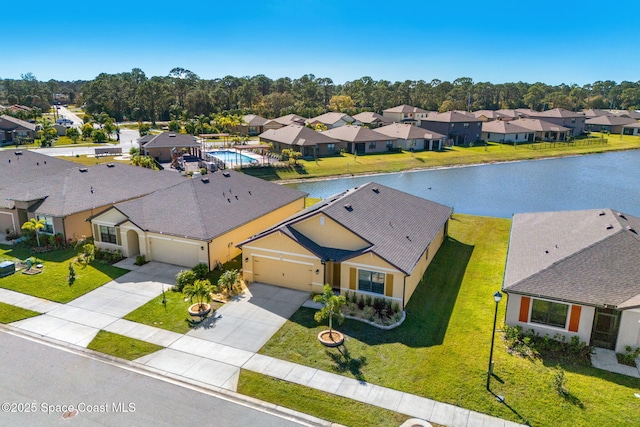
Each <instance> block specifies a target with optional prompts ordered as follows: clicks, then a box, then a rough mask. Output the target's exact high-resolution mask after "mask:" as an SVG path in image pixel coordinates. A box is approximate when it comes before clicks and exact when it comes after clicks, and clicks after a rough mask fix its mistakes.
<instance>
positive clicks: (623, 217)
mask: <svg viewBox="0 0 640 427" xmlns="http://www.w3.org/2000/svg"><path fill="white" fill-rule="evenodd" d="M616 215H618V216H619V217H620V218H622V219H627V217H626V216H624V214H623V213H622V212H617V213H616Z"/></svg>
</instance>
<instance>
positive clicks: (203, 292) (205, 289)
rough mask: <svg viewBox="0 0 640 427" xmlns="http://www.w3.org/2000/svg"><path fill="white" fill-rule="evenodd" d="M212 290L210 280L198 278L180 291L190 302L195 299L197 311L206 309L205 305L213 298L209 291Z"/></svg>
mask: <svg viewBox="0 0 640 427" xmlns="http://www.w3.org/2000/svg"><path fill="white" fill-rule="evenodd" d="M213 291H214V288H213V286H211V282H210V281H209V280H208V279H204V280H200V279H198V280H196V281H195V282H193V284H190V285H187V286H185V287H184V289H183V290H182V292H183V293H184V294H185V295H186V296H188V297H189V299H190V300H191V301H192V302H193V300H195V302H196V304H198V310H197V311H206V310H207V306H206V305H207V304H208V303H210V302H211V300H212V299H213V298H212V297H211V292H213Z"/></svg>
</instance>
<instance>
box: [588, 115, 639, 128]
mask: <svg viewBox="0 0 640 427" xmlns="http://www.w3.org/2000/svg"><path fill="white" fill-rule="evenodd" d="M633 123H637V122H636V121H635V120H634V119H630V118H629V117H621V116H609V115H607V116H598V117H594V118H592V119H587V120H586V121H585V124H587V125H605V126H616V125H630V124H633Z"/></svg>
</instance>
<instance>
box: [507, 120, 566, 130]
mask: <svg viewBox="0 0 640 427" xmlns="http://www.w3.org/2000/svg"><path fill="white" fill-rule="evenodd" d="M511 123H512V124H514V125H517V126H520V127H523V128H525V129H529V130H532V131H536V132H568V131H570V130H571V129H569V128H566V127H564V126H560V125H556V124H553V123H549V122H546V121H544V120H540V119H518V120H512V121H511Z"/></svg>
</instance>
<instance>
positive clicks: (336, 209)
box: [241, 182, 452, 274]
mask: <svg viewBox="0 0 640 427" xmlns="http://www.w3.org/2000/svg"><path fill="white" fill-rule="evenodd" d="M345 205H349V206H350V209H346V208H345ZM319 213H322V214H324V215H326V216H327V217H330V218H331V219H333V220H334V221H336V222H338V223H339V224H341V225H343V226H344V227H345V228H347V229H348V230H350V231H351V232H353V233H355V234H356V235H358V236H360V237H361V238H362V239H364V240H365V241H367V242H369V243H370V246H368V247H366V248H364V249H362V250H357V251H345V250H338V249H335V248H327V247H321V246H319V245H317V244H316V243H315V242H311V241H310V240H309V239H308V238H306V237H305V236H302V235H301V234H300V233H298V232H297V231H296V230H295V229H294V227H295V224H296V223H297V222H299V221H301V220H304V219H306V218H309V217H311V216H314V215H317V214H319ZM451 213H452V209H451V208H450V207H448V206H444V205H441V204H439V203H435V202H432V201H430V200H426V199H423V198H420V197H416V196H413V195H410V194H407V193H405V192H402V191H399V190H395V189H392V188H389V187H385V186H383V185H380V184H376V183H373V182H370V183H367V184H364V185H362V186H360V187H356V188H353V189H350V190H347V191H345V192H344V193H341V194H339V195H336V196H333V197H330V198H327V199H325V200H323V201H322V202H320V203H318V204H316V205H314V206H312V207H311V208H308V209H306V210H304V211H302V212H300V213H299V214H297V215H294V216H293V217H291V218H289V219H287V220H285V221H284V222H282V223H281V224H278V225H276V226H274V227H272V228H270V229H268V230H265V231H263V232H261V233H260V234H258V235H256V236H254V237H252V238H250V239H249V240H247V241H245V242H243V243H242V244H246V243H248V242H250V241H253V240H255V239H258V238H260V237H263V236H266V235H268V234H271V233H273V232H276V231H280V232H283V233H285V234H287V235H288V236H290V237H291V238H293V239H294V240H296V241H298V242H299V243H300V244H301V245H302V246H304V247H306V248H307V249H308V250H310V251H311V252H313V253H315V254H316V255H318V256H319V257H321V258H323V259H333V260H334V261H336V262H341V261H346V260H347V259H349V258H353V257H354V256H357V255H359V254H362V253H365V252H373V253H375V254H377V255H378V256H380V257H381V258H383V259H385V260H386V261H387V262H389V263H390V264H392V265H394V266H395V267H396V268H398V269H399V270H400V271H402V272H404V273H405V274H410V273H411V272H412V271H413V269H414V268H415V265H416V264H417V262H418V261H419V260H420V257H421V256H422V255H423V254H424V251H425V249H426V248H427V246H428V245H429V244H430V243H431V242H432V241H433V239H434V238H435V236H436V235H437V233H438V231H439V230H440V229H441V228H442V226H443V225H444V224H445V223H446V222H447V220H448V219H449V217H450V216H451ZM242 244H241V245H242ZM332 256H333V257H337V258H330V257H332Z"/></svg>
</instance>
